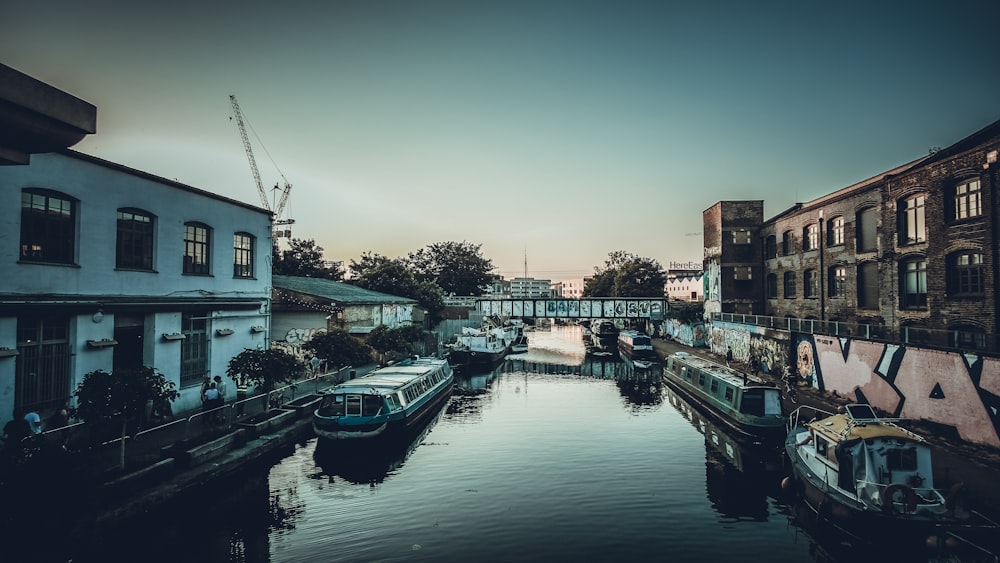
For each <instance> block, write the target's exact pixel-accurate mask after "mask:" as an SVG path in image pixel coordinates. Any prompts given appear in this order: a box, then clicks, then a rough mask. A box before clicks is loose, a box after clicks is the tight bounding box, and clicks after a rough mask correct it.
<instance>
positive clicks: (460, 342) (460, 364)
mask: <svg viewBox="0 0 1000 563" xmlns="http://www.w3.org/2000/svg"><path fill="white" fill-rule="evenodd" d="M518 333H519V330H518V328H517V326H515V325H512V324H509V323H504V322H500V321H499V320H498V319H493V318H487V319H483V325H482V327H480V328H470V327H464V328H463V329H462V334H459V335H458V337H457V338H456V340H455V342H454V343H453V344H449V345H447V348H448V351H447V356H448V361H449V362H450V363H451V365H452V366H454V367H455V368H456V369H461V368H466V367H471V366H488V365H491V364H495V363H497V362H499V361H500V360H502V359H504V357H505V356H506V355H507V354H508V353H510V346H511V344H512V343H513V342H514V340H515V339H516V338H517V336H518Z"/></svg>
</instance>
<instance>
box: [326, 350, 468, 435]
mask: <svg viewBox="0 0 1000 563" xmlns="http://www.w3.org/2000/svg"><path fill="white" fill-rule="evenodd" d="M454 383H455V374H454V372H453V370H452V368H451V365H450V364H449V363H448V361H447V360H442V359H438V358H430V357H425V358H420V357H414V358H411V359H408V360H403V361H401V362H398V363H396V364H393V365H391V366H387V367H383V368H380V369H377V370H375V371H373V372H371V373H369V374H368V375H365V376H364V377H359V378H357V379H352V380H349V381H345V382H343V383H341V384H339V385H337V386H335V387H333V388H332V389H330V390H328V391H325V392H323V393H322V401H321V402H320V405H319V408H317V409H316V410H315V411H314V412H313V429H314V430H315V431H316V435H317V436H318V437H320V438H325V439H328V440H357V439H365V438H374V437H377V436H381V435H384V434H391V433H396V432H398V431H400V430H405V429H407V428H411V427H414V426H417V425H419V424H420V423H421V422H422V421H423V420H424V419H425V418H426V417H427V415H428V414H429V413H432V412H434V411H435V407H437V406H439V405H440V404H441V403H443V402H444V401H447V400H448V397H449V395H450V394H451V390H452V387H453V386H454Z"/></svg>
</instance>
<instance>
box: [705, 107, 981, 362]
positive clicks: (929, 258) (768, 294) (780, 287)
mask: <svg viewBox="0 0 1000 563" xmlns="http://www.w3.org/2000/svg"><path fill="white" fill-rule="evenodd" d="M998 151H1000V121H998V122H995V123H993V124H991V125H989V126H987V127H985V128H984V129H982V130H980V131H978V132H976V133H974V134H972V135H970V136H969V137H967V138H965V139H962V140H961V141H958V142H957V143H954V144H953V145H951V146H949V147H947V148H944V149H940V150H935V151H932V152H931V153H930V154H928V155H927V156H924V157H922V158H919V159H916V160H914V161H912V162H909V163H907V164H904V165H902V166H899V167H896V168H894V169H892V170H888V171H886V172H884V173H881V174H879V175H876V176H873V177H872V178H869V179H867V180H864V181H862V182H859V183H857V184H854V185H852V186H848V187H845V188H842V189H840V190H837V191H835V192H832V193H830V194H827V195H825V196H822V197H820V198H817V199H815V200H812V201H809V202H805V203H799V204H796V205H795V206H793V207H791V208H790V209H788V210H785V211H783V212H781V213H779V214H778V215H776V216H774V217H772V218H770V219H768V220H767V221H763V220H761V221H759V222H756V223H755V219H756V218H757V217H759V216H762V209H763V202H760V201H722V202H719V203H716V204H715V205H714V206H712V207H711V208H709V209H708V210H706V211H705V213H704V231H705V269H706V277H709V276H713V277H709V282H708V284H707V287H708V293H707V294H706V296H705V300H706V312H708V313H713V312H723V313H726V312H733V313H752V314H761V315H767V316H773V317H790V318H797V319H816V320H818V321H820V322H826V323H830V322H836V323H847V324H849V325H857V324H864V325H873V326H875V327H884V328H885V330H886V333H887V334H894V335H897V336H898V335H900V334H901V333H902V331H906V330H907V329H914V332H915V333H916V332H920V333H921V334H923V335H924V336H923V338H926V339H927V342H926V343H928V344H941V345H949V346H958V347H973V348H980V349H982V348H984V347H987V346H990V345H991V340H990V339H989V338H987V335H991V334H995V333H997V328H998V327H997V323H998V318H997V314H996V303H997V292H998V290H1000V288H998V285H997V281H996V280H997V279H1000V277H998V270H997V268H998V267H1000V261H998V259H997V253H996V248H997V244H996V237H997V236H998V235H997V229H998V228H1000V217H998V208H997V205H996V203H995V202H996V197H997V189H998V178H997V169H998V165H997V154H998ZM747 231H748V232H747ZM758 274H760V275H758ZM937 331H942V332H940V333H937ZM944 331H948V332H947V333H945V332H944Z"/></svg>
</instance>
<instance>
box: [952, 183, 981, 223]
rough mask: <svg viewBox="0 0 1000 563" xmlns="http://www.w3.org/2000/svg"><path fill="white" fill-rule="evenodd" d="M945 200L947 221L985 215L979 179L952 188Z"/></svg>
mask: <svg viewBox="0 0 1000 563" xmlns="http://www.w3.org/2000/svg"><path fill="white" fill-rule="evenodd" d="M947 196H948V197H947V198H946V199H945V204H946V205H947V206H948V209H947V220H949V221H961V220H963V219H970V218H972V217H979V216H980V215H982V214H983V197H982V192H981V191H980V188H979V178H971V179H967V180H963V181H961V182H959V183H958V184H956V185H954V186H952V188H951V189H950V190H949V193H948V194H947Z"/></svg>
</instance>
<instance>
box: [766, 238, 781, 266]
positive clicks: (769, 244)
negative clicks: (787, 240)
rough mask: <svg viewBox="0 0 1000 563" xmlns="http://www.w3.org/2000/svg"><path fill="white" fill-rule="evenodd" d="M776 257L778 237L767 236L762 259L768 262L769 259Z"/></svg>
mask: <svg viewBox="0 0 1000 563" xmlns="http://www.w3.org/2000/svg"><path fill="white" fill-rule="evenodd" d="M777 257H778V237H776V236H774V235H767V238H766V239H764V259H765V260H770V259H771V258H777Z"/></svg>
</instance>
